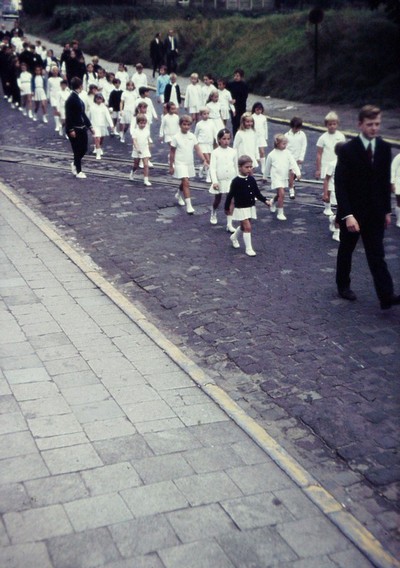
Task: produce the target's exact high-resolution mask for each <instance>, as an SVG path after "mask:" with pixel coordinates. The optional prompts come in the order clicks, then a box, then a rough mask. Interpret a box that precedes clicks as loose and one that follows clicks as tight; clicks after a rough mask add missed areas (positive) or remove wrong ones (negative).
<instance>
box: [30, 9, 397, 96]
mask: <svg viewBox="0 0 400 568" xmlns="http://www.w3.org/2000/svg"><path fill="white" fill-rule="evenodd" d="M63 10H64V12H63V13H62V14H61V17H56V16H57V13H56V14H55V16H53V18H52V19H50V18H49V19H47V20H43V19H29V20H27V22H26V24H27V27H28V29H29V30H30V31H32V33H37V34H41V35H45V36H46V37H48V38H49V39H51V40H53V41H56V42H58V43H60V44H62V43H64V42H66V41H69V40H70V39H71V38H73V37H76V38H77V39H79V41H80V43H81V46H82V47H83V48H84V49H85V50H86V51H87V52H89V53H92V54H94V53H99V54H101V56H102V57H105V58H107V59H111V60H113V61H125V62H127V63H130V64H132V63H135V62H137V61H141V62H142V63H143V64H145V65H146V66H148V65H149V64H150V61H149V53H148V52H149V49H148V46H149V42H150V40H151V39H152V37H153V36H154V33H155V32H156V31H160V32H161V33H162V34H163V35H165V33H166V31H167V30H168V29H170V28H171V27H173V28H175V29H176V30H177V31H178V33H179V36H180V39H181V56H180V60H179V64H180V73H181V74H184V75H188V74H189V73H190V72H192V71H197V72H199V73H204V72H207V71H210V72H213V73H214V75H215V76H225V77H230V76H231V74H232V71H233V69H234V68H235V67H243V68H244V69H245V70H246V78H247V80H248V82H249V84H250V86H251V89H252V91H253V92H256V93H259V94H263V95H271V96H274V97H280V98H286V99H292V100H299V101H304V102H336V103H350V104H354V105H360V104H363V103H365V102H371V101H374V102H376V103H378V104H380V105H382V106H383V107H395V106H398V104H399V99H400V97H399V93H400V66H399V65H398V62H399V54H400V40H399V37H400V34H399V29H398V27H397V26H396V25H395V24H393V23H391V22H390V21H388V20H387V18H386V17H385V16H384V14H382V13H380V12H371V11H367V10H341V11H333V10H332V11H327V12H326V13H325V18H324V21H323V23H322V24H321V25H320V27H319V76H318V82H317V84H316V85H315V84H314V76H313V73H314V67H313V61H314V59H313V53H314V52H313V45H314V27H313V26H310V24H308V14H307V12H297V13H292V14H287V15H270V16H260V17H258V18H248V17H243V16H241V15H233V16H228V17H226V16H225V17H224V18H221V19H216V18H205V17H202V16H200V15H198V16H195V17H193V18H192V19H191V20H190V21H188V20H185V19H176V18H175V19H169V20H158V21H155V20H152V19H143V18H141V19H140V21H139V20H137V19H135V18H134V17H127V15H126V14H125V17H124V18H122V19H120V18H118V16H117V15H116V14H114V15H113V13H112V11H111V12H110V11H108V15H107V16H106V15H104V16H102V15H101V14H102V13H104V7H103V8H102V9H99V11H97V12H95V11H93V9H92V8H90V11H89V9H88V8H86V12H85V11H83V12H82V11H81V12H80V14H79V15H77V14H76V13H75V15H72V17H70V18H66V16H65V14H66V12H65V11H66V10H68V8H63ZM83 10H85V9H83ZM102 11H103V12H102ZM129 15H130V16H132V14H129ZM80 18H82V19H83V18H85V19H84V21H78V22H77V23H73V21H74V19H75V20H79V19H80ZM87 18H89V19H87Z"/></svg>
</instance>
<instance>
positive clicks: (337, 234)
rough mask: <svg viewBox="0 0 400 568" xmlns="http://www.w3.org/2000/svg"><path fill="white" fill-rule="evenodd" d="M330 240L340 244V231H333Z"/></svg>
mask: <svg viewBox="0 0 400 568" xmlns="http://www.w3.org/2000/svg"><path fill="white" fill-rule="evenodd" d="M332 239H333V240H334V241H337V242H338V243H340V230H339V229H335V230H334V231H333V233H332Z"/></svg>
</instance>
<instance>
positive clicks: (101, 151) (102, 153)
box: [100, 148, 104, 156]
mask: <svg viewBox="0 0 400 568" xmlns="http://www.w3.org/2000/svg"><path fill="white" fill-rule="evenodd" d="M100 156H104V150H103V148H100Z"/></svg>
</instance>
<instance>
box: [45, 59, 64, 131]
mask: <svg viewBox="0 0 400 568" xmlns="http://www.w3.org/2000/svg"><path fill="white" fill-rule="evenodd" d="M61 81H62V77H61V76H60V72H59V69H58V67H57V66H56V65H54V66H53V67H52V68H51V69H50V76H49V78H48V79H47V98H48V99H49V101H50V106H51V108H52V109H53V114H54V122H55V128H54V130H55V131H56V132H58V131H59V130H60V126H61V122H60V117H59V116H58V110H57V104H58V99H59V96H60V91H61V86H60V85H61Z"/></svg>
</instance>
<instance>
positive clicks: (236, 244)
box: [229, 231, 240, 249]
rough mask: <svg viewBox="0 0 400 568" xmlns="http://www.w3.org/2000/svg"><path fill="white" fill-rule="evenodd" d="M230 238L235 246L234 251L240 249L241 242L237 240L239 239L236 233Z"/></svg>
mask: <svg viewBox="0 0 400 568" xmlns="http://www.w3.org/2000/svg"><path fill="white" fill-rule="evenodd" d="M229 238H230V240H231V243H232V246H233V248H234V249H238V248H240V243H239V241H238V240H237V237H236V231H235V232H234V233H233V235H231V236H230V237H229Z"/></svg>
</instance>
